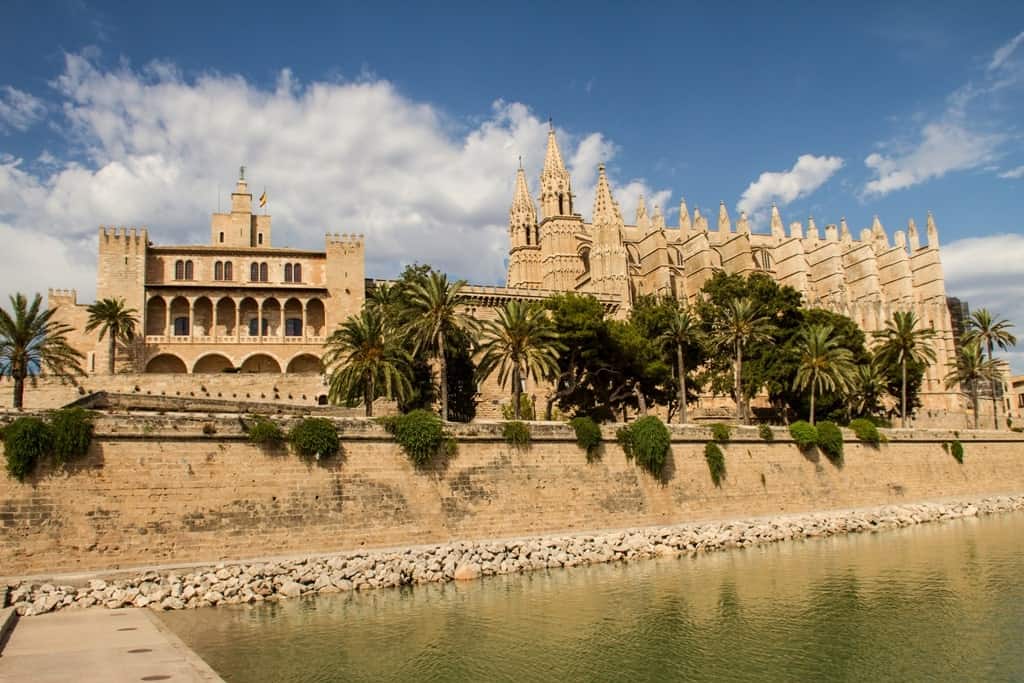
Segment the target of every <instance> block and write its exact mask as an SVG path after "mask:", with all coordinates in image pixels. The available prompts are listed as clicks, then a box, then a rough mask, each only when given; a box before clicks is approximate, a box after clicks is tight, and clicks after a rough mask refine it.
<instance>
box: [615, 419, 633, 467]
mask: <svg viewBox="0 0 1024 683" xmlns="http://www.w3.org/2000/svg"><path fill="white" fill-rule="evenodd" d="M615 441H617V442H618V444H619V446H621V447H622V452H623V453H625V454H626V457H627V458H629V459H632V458H633V427H632V425H625V426H622V427H619V428H618V429H616V430H615Z"/></svg>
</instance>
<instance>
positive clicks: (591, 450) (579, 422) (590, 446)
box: [569, 417, 601, 461]
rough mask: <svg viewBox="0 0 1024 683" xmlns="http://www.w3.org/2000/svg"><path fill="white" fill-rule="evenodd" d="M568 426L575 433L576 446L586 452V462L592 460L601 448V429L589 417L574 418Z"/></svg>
mask: <svg viewBox="0 0 1024 683" xmlns="http://www.w3.org/2000/svg"><path fill="white" fill-rule="evenodd" d="M569 426H571V427H572V430H573V431H574V432H576V445H577V446H579V447H580V448H582V449H583V450H585V451H586V452H587V460H588V461H590V460H592V459H594V457H596V456H597V451H598V449H599V448H600V447H601V427H600V426H598V424H597V423H596V422H594V420H593V419H591V418H589V417H574V418H573V419H571V420H569Z"/></svg>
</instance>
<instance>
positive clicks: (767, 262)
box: [754, 249, 772, 270]
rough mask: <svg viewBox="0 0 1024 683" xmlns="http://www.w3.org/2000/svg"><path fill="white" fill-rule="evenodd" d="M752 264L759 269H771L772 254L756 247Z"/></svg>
mask: <svg viewBox="0 0 1024 683" xmlns="http://www.w3.org/2000/svg"><path fill="white" fill-rule="evenodd" d="M754 265H755V266H757V267H758V268H759V269H760V270H771V269H772V255H771V252H769V251H768V250H767V249H757V250H756V251H754Z"/></svg>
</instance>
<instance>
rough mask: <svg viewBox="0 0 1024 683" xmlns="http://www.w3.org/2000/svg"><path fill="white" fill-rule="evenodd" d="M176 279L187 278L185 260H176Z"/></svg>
mask: <svg viewBox="0 0 1024 683" xmlns="http://www.w3.org/2000/svg"><path fill="white" fill-rule="evenodd" d="M174 279H175V280H184V279H185V262H184V261H175V262H174Z"/></svg>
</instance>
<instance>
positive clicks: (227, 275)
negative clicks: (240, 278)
mask: <svg viewBox="0 0 1024 683" xmlns="http://www.w3.org/2000/svg"><path fill="white" fill-rule="evenodd" d="M231 270H232V268H231V261H225V262H224V279H225V280H234V279H235V274H234V273H232V272H231Z"/></svg>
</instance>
